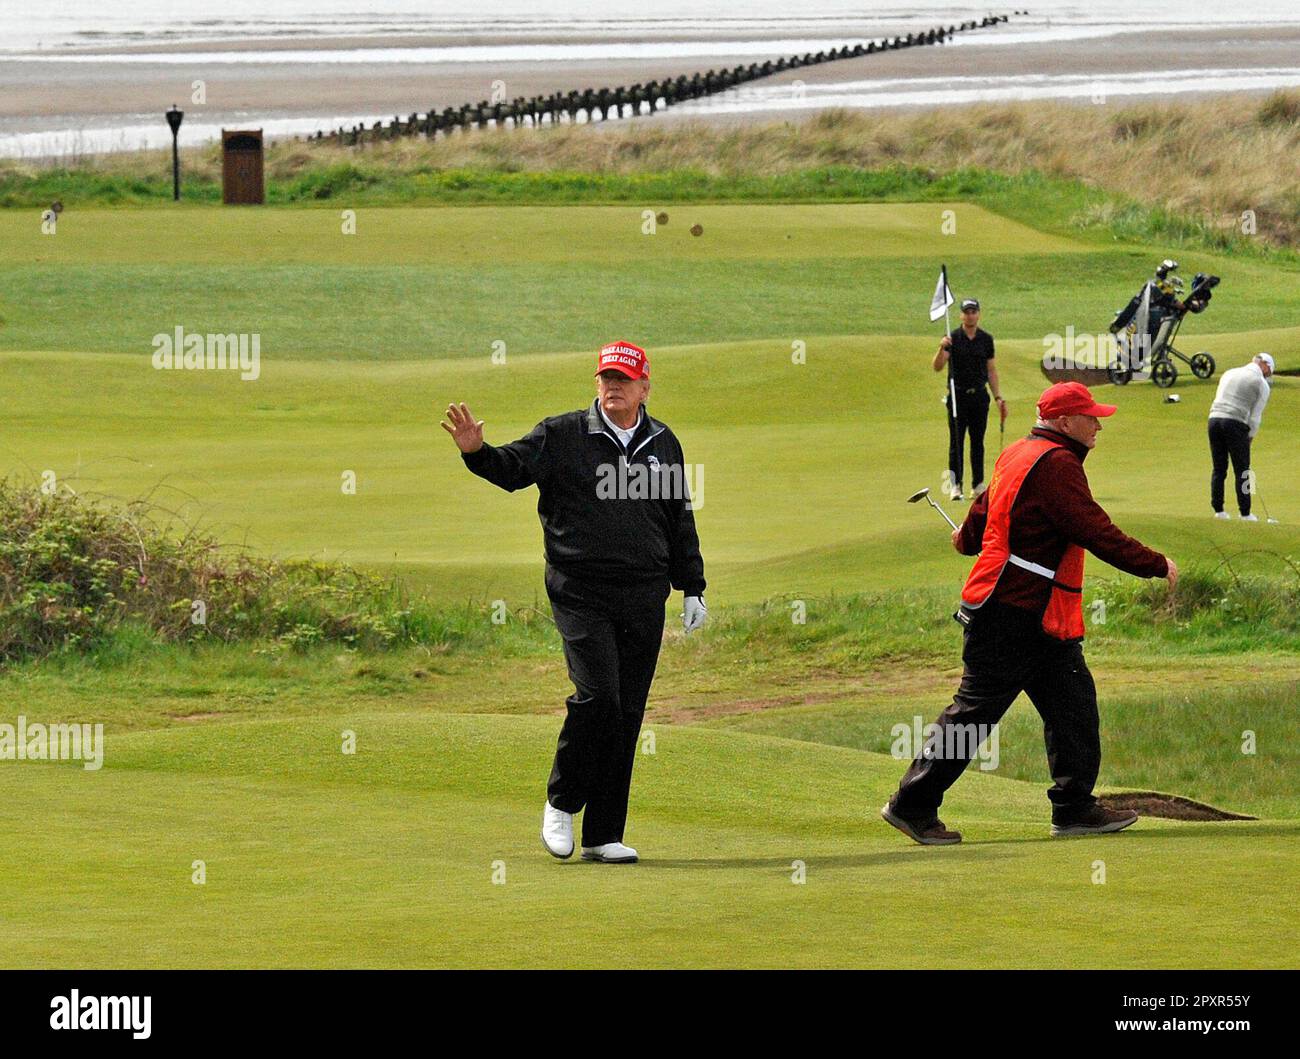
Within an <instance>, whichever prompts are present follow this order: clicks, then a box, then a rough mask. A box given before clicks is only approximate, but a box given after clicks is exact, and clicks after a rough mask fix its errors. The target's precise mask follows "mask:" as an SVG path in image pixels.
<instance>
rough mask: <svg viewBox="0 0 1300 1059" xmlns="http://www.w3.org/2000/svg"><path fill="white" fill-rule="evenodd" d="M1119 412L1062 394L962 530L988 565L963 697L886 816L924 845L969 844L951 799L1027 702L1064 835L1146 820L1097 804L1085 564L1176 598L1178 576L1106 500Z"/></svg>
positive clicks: (973, 621)
mask: <svg viewBox="0 0 1300 1059" xmlns="http://www.w3.org/2000/svg"><path fill="white" fill-rule="evenodd" d="M1114 413H1115V406H1114V405H1104V404H1098V403H1097V402H1096V401H1095V400H1093V396H1092V394H1091V393H1090V392H1089V391H1088V388H1087V387H1086V386H1084V385H1083V384H1082V383H1077V382H1064V383H1057V384H1056V385H1055V386H1049V387H1048V388H1047V389H1046V390H1044V391H1043V394H1042V396H1041V397H1040V398H1039V399H1038V422H1037V423H1036V424H1035V426H1034V429H1033V431H1031V432H1030V434H1029V436H1028V437H1024V438H1021V439H1020V440H1019V441H1017V442H1015V443H1014V444H1012V445H1009V446H1008V447H1007V449H1006V450H1005V451H1004V452H1003V453H1002V455H1001V456H999V457H998V461H997V464H996V466H995V467H994V470H993V476H992V478H991V480H990V482H989V487H988V489H987V490H986V491H985V492H984V493H983V494H982V495H981V496H980V497H979V499H978V500H977V501H976V502H975V503H974V504H973V505H972V506H971V509H970V514H969V515H968V516H967V518H966V521H965V522H964V523H962V525H961V527H960V528H958V529H957V530H955V531H954V532H953V535H952V542H953V547H954V548H956V549H957V551H958V552H960V553H961V554H963V555H978V556H979V558H978V559H977V560H976V561H975V565H974V567H973V568H972V569H971V572H970V575H969V576H968V577H967V579H966V585H965V587H964V588H963V589H962V594H961V608H960V609H959V610H958V611H957V613H956V614H955V615H954V617H956V618H957V620H958V621H959V622H961V624H962V625H963V626H964V632H963V636H964V643H963V648H962V662H963V663H964V672H963V673H962V679H961V686H960V687H959V688H958V689H957V693H956V694H955V695H954V696H953V700H952V705H950V706H949V707H948V708H947V709H946V710H944V711H943V713H941V714H940V715H939V719H938V721H937V722H936V723H935V725H933V726H931V728H930V729H929V732H930V736H929V738H927V739H926V741H925V745H924V746H923V747H921V748H919V749H918V752H917V754H916V756H915V758H914V760H913V761H912V764H911V766H910V767H909V768H908V770H907V772H906V774H905V775H904V776H903V779H902V781H901V782H900V783H899V787H898V792H897V793H896V794H895V795H894V796H893V797H892V798H891V799H890V800H889V804H888V805H886V806H885V807H884V808H883V809H882V810H881V811H880V812H881V816H882V817H884V819H885V820H886V821H888V822H889V823H890V824H892V825H893V826H894V827H896V828H898V830H900V831H902V832H903V833H904V834H905V835H907V836H908V837H909V838H911V839H913V840H915V841H917V842H920V843H922V844H923V845H952V844H953V843H956V842H960V841H961V835H960V834H959V833H958V832H956V831H949V830H948V829H947V828H946V827H944V825H943V823H942V821H941V820H940V819H939V805H940V804H941V803H942V801H943V795H944V792H945V791H947V789H948V788H949V787H951V786H952V785H953V784H954V783H955V782H956V781H957V777H959V776H960V775H961V774H962V772H963V771H964V770H965V768H966V766H967V765H968V764H969V763H970V761H971V759H972V757H974V756H975V753H976V748H977V747H978V746H979V745H980V744H981V743H983V742H984V740H985V739H987V738H988V737H989V736H990V735H991V734H992V732H993V729H994V727H995V726H996V725H997V723H998V721H1000V720H1001V719H1002V715H1003V714H1004V713H1006V711H1007V709H1008V708H1009V707H1010V706H1011V704H1012V703H1013V702H1014V701H1015V700H1016V697H1017V696H1018V695H1019V694H1020V693H1021V692H1022V691H1023V692H1025V694H1027V695H1028V696H1029V699H1030V701H1031V702H1033V704H1034V706H1035V708H1036V709H1037V710H1038V712H1039V714H1040V715H1041V716H1042V718H1043V734H1044V737H1045V740H1046V744H1047V763H1048V766H1049V768H1050V769H1051V773H1052V780H1053V785H1052V787H1051V788H1050V789H1049V790H1048V792H1047V797H1048V798H1049V800H1050V801H1051V803H1052V834H1053V835H1054V836H1065V835H1089V834H1104V833H1107V832H1111V831H1120V830H1123V829H1124V828H1126V827H1128V826H1129V824H1131V823H1133V822H1134V821H1135V820H1136V819H1137V813H1135V812H1132V811H1123V812H1121V811H1116V810H1110V809H1106V808H1105V807H1104V806H1102V805H1100V804H1099V803H1098V802H1097V800H1096V798H1094V797H1093V793H1092V789H1093V786H1094V785H1095V784H1096V782H1097V773H1098V770H1099V768H1100V766H1101V736H1100V722H1099V718H1098V714H1097V688H1096V685H1095V684H1094V683H1093V680H1092V674H1091V673H1090V672H1089V671H1088V666H1087V663H1086V662H1085V661H1084V658H1083V636H1084V625H1083V576H1084V575H1083V566H1084V553H1085V551H1087V552H1092V554H1093V555H1095V556H1097V557H1098V558H1099V559H1102V560H1104V561H1105V562H1108V563H1110V564H1111V565H1112V566H1114V567H1116V568H1118V569H1119V570H1122V571H1124V572H1125V573H1128V574H1132V575H1134V576H1135V577H1151V578H1155V577H1163V578H1166V579H1168V581H1169V588H1170V591H1172V590H1173V588H1174V585H1175V584H1176V583H1177V580H1178V567H1177V566H1176V565H1175V564H1174V562H1173V560H1172V559H1167V558H1166V557H1165V556H1163V555H1161V554H1160V553H1159V552H1154V551H1152V550H1151V549H1150V548H1147V547H1146V546H1145V545H1143V544H1141V543H1139V542H1138V541H1136V540H1134V539H1133V538H1132V537H1129V536H1127V535H1126V534H1124V533H1122V532H1120V530H1119V528H1118V527H1116V525H1115V524H1114V523H1113V522H1111V520H1110V516H1108V515H1107V514H1106V512H1105V511H1104V510H1103V509H1102V508H1101V506H1100V505H1099V504H1098V503H1097V502H1096V501H1095V500H1094V499H1093V498H1092V491H1091V490H1090V489H1089V487H1088V478H1087V476H1086V475H1085V474H1084V472H1083V461H1084V457H1086V456H1087V455H1088V451H1089V450H1090V449H1092V448H1093V447H1094V446H1095V445H1096V444H1097V434H1098V433H1100V431H1101V420H1102V419H1103V418H1105V417H1106V416H1110V415H1114Z"/></svg>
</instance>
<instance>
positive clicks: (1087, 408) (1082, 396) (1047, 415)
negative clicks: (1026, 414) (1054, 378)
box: [1038, 382, 1115, 419]
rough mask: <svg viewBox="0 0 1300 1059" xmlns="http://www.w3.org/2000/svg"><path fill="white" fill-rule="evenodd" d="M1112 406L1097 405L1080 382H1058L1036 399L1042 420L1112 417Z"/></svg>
mask: <svg viewBox="0 0 1300 1059" xmlns="http://www.w3.org/2000/svg"><path fill="white" fill-rule="evenodd" d="M1114 414H1115V406H1114V405H1113V404H1098V403H1097V402H1096V401H1094V400H1093V398H1092V394H1091V392H1089V390H1088V387H1086V386H1084V385H1083V383H1081V382H1058V383H1057V384H1056V385H1055V386H1049V387H1048V388H1047V389H1046V390H1044V391H1043V394H1042V396H1041V397H1039V398H1038V415H1039V417H1040V418H1042V419H1059V418H1060V417H1061V416H1113V415H1114Z"/></svg>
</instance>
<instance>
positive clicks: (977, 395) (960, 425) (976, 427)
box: [947, 386, 989, 489]
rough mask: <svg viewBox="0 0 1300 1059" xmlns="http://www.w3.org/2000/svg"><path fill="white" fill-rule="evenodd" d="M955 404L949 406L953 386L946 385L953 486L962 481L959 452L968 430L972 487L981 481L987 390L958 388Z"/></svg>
mask: <svg viewBox="0 0 1300 1059" xmlns="http://www.w3.org/2000/svg"><path fill="white" fill-rule="evenodd" d="M956 392H957V407H956V409H953V408H952V394H953V388H952V387H951V386H949V388H948V402H947V403H948V406H949V407H948V470H949V471H951V472H952V483H953V485H954V486H959V485H961V484H962V482H963V481H964V479H963V478H962V473H961V472H962V455H963V449H965V447H966V435H967V434H968V433H969V434H970V474H971V478H970V484H971V488H972V489H973V488H974V487H975V486H977V485H979V484H981V483H982V482H983V481H984V432H985V430H986V429H987V428H988V424H989V392H988V390H987V389H986V388H985V387H983V386H981V387H979V388H978V389H968V390H963V389H961V388H960V387H959V388H958V389H957V391H956Z"/></svg>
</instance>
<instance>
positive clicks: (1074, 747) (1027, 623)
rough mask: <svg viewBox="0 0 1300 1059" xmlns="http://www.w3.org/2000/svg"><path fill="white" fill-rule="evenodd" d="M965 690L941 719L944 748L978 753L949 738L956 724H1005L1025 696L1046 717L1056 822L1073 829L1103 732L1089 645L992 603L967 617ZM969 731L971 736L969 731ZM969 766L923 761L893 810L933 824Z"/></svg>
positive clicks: (963, 760) (1086, 802)
mask: <svg viewBox="0 0 1300 1059" xmlns="http://www.w3.org/2000/svg"><path fill="white" fill-rule="evenodd" d="M966 613H967V614H969V615H970V616H971V617H970V624H969V625H967V626H966V628H965V631H964V645H963V649H962V662H963V663H964V664H965V671H964V672H963V673H962V678H961V686H960V687H959V688H958V689H957V693H956V694H955V695H954V696H953V700H952V705H950V706H949V707H948V708H947V709H946V710H944V711H943V712H942V713H941V714H939V718H938V721H937V722H936V723H937V724H938V725H940V726H941V727H943V728H944V729H945V732H944V733H943V735H944V738H943V742H942V743H938V744H937V745H938V746H941V747H945V748H949V747H951V748H953V749H955V750H957V751H959V752H960V751H962V750H973V749H974V747H973V746H971V745H970V744H969V743H968V741H966V740H965V739H959V738H956V737H955V733H954V734H953V735H952V736H950V734H949V732H948V731H947V730H946V729H948V728H949V727H950V726H953V725H971V724H975V725H987V726H989V727H990V728H991V727H992V726H993V725H995V724H997V723H998V721H1000V720H1001V719H1002V715H1003V714H1005V713H1006V712H1007V709H1008V707H1010V705H1011V704H1012V703H1013V702H1014V701H1015V699H1016V696H1017V695H1019V694H1020V693H1021V692H1022V691H1023V692H1025V693H1026V694H1027V695H1028V696H1029V699H1030V701H1031V702H1033V704H1034V706H1035V708H1036V709H1037V710H1038V712H1039V714H1040V715H1041V716H1042V718H1043V737H1044V740H1045V742H1046V744H1047V764H1048V767H1049V768H1050V770H1051V774H1052V780H1053V781H1054V782H1053V785H1052V787H1051V788H1050V789H1049V790H1048V792H1047V797H1048V798H1049V799H1050V800H1051V802H1052V819H1053V820H1054V821H1055V822H1057V823H1067V822H1069V820H1070V817H1071V815H1075V814H1078V813H1080V812H1082V811H1086V810H1087V809H1089V808H1090V807H1091V806H1092V804H1093V803H1094V801H1095V800H1096V799H1094V798H1093V795H1092V789H1093V787H1094V785H1095V784H1096V782H1097V772H1098V770H1099V769H1100V767H1101V733H1100V720H1099V717H1098V714H1097V687H1096V685H1095V684H1094V683H1093V679H1092V674H1091V673H1090V672H1089V671H1088V666H1087V664H1086V663H1085V662H1084V660H1083V644H1082V643H1079V642H1074V643H1067V642H1065V641H1062V640H1057V639H1055V638H1054V637H1051V636H1048V635H1047V634H1046V633H1045V632H1043V629H1042V622H1041V618H1040V617H1039V616H1038V615H1037V614H1034V613H1032V612H1030V611H1027V610H1024V609H1022V608H1019V607H1009V606H1005V605H1002V604H999V603H996V602H994V601H993V600H989V601H988V602H987V603H985V604H984V605H983V606H982V607H980V608H979V609H978V610H975V611H967V612H966ZM963 731H969V729H963ZM969 763H970V758H969V757H961V756H959V754H953V755H952V756H951V757H945V756H942V755H939V756H934V757H925V756H921V755H918V757H917V758H916V759H915V760H914V761H913V762H912V764H911V766H910V767H909V768H908V770H907V772H906V774H905V775H904V776H903V779H902V782H901V783H900V784H899V787H898V793H897V794H896V795H895V796H894V809H895V811H896V812H897V813H898V815H900V816H903V817H905V818H907V819H909V820H912V821H914V822H918V823H925V822H928V821H929V820H931V819H933V818H934V816H935V815H936V813H937V812H938V809H939V806H940V804H941V803H942V802H943V795H944V792H945V791H947V789H948V788H949V787H951V786H952V785H953V784H954V783H955V782H957V777H959V776H960V775H961V774H962V773H963V772H964V771H965V770H966V766H967V765H968V764H969Z"/></svg>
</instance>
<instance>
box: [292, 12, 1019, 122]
mask: <svg viewBox="0 0 1300 1059" xmlns="http://www.w3.org/2000/svg"><path fill="white" fill-rule="evenodd" d="M1013 14H1015V15H1026V14H1028V12H1027V11H1016V12H1013ZM1009 18H1010V16H1008V15H986V16H985V17H984V18H982V19H980V20H978V21H975V20H971V21H967V22H962V23H960V24H957V25H951V26H946V27H945V26H938V27H935V28H933V29H930V30H926V31H923V32H921V33H908V34H906V35H904V36H900V37H894V38H893V39H892V40H891V39H890V38H884V39H882V40H880V41H879V42H877V41H868V42H866V43H859V44H846V45H844V46H843V47H840V48H831V49H830V50H829V51H819V52H816V53H813V52H807V53H805V54H803V55H792V56H786V57H782V58H779V59H767V60H764V61H763V62H751V63H748V64H742V65H740V66H734V67H731V68H729V69H727V68H724V69H719V70H707V71H705V72H704V73H694V74H691V75H689V76H687V75H686V74H681V75H679V76H677V77H674V78H666V79H664V80H655V81H649V82H646V83H644V84H643V83H641V82H637V83H636V84H633V85H626V86H624V85H620V86H618V87H617V88H584V89H574V90H571V91H569V92H552V93H551V94H550V95H545V96H542V95H538V96H533V97H531V98H525V97H523V96H519V97H517V98H515V99H512V100H509V101H506V100H495V99H494V100H491V101H489V100H486V99H485V100H481V101H479V102H478V103H462V104H461V105H460V106H459V107H444V108H443V109H442V110H441V111H437V110H434V109H433V108H432V107H430V108H429V109H428V110H427V111H425V112H423V114H421V113H419V112H415V113H412V114H410V115H408V116H407V117H405V118H403V117H401V116H400V115H398V116H395V117H394V118H393V120H392V121H391V122H389V123H388V124H386V125H385V124H384V123H383V122H381V121H376V122H375V123H374V125H373V126H371V127H370V128H366V126H365V125H354V126H353V127H352V128H350V129H344V128H338V129H332V130H328V131H318V132H316V133H315V134H314V135H312V136H309V137H308V138H307V140H308V142H309V143H321V142H327V141H328V142H332V143H336V144H339V145H342V146H346V147H361V146H364V145H365V144H367V143H378V142H382V141H386V140H395V139H398V138H400V137H403V136H424V137H426V138H427V139H434V138H435V137H437V136H439V135H443V136H448V135H451V134H452V133H455V132H469V131H472V130H475V129H485V128H488V127H489V126H491V127H493V128H497V129H504V128H513V129H519V128H540V127H541V126H543V125H564V124H577V123H579V122H580V121H585V122H588V123H590V122H595V121H602V122H603V121H611V120H614V119H618V118H624V117H638V116H640V115H643V114H644V115H654V114H656V113H658V112H659V111H661V110H666V109H667V108H669V107H671V106H674V105H675V104H677V103H683V102H686V101H689V100H694V99H703V98H705V97H707V96H712V95H717V94H718V93H721V92H727V91H730V90H731V89H734V88H737V87H739V86H740V85H743V84H747V83H749V82H751V81H757V80H761V79H762V78H765V77H771V76H772V75H774V74H779V73H785V72H787V71H789V70H799V69H803V68H804V67H808V66H818V65H821V64H823V63H828V62H838V61H840V60H843V59H853V58H858V57H860V56H863V55H874V54H876V53H877V52H885V51H897V50H899V49H902V48H914V47H923V46H929V45H934V44H943V43H944V42H945V41H946V40H948V39H950V38H952V37H954V36H956V35H957V34H958V33H969V32H972V31H974V30H979V29H986V28H988V27H990V26H996V25H1000V24H1001V23H1004V22H1007V21H1009Z"/></svg>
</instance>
